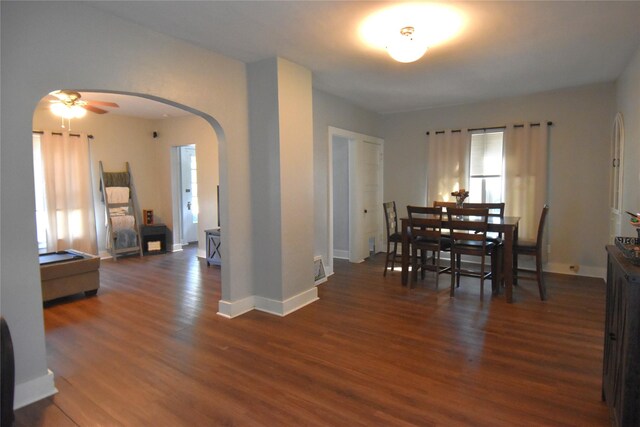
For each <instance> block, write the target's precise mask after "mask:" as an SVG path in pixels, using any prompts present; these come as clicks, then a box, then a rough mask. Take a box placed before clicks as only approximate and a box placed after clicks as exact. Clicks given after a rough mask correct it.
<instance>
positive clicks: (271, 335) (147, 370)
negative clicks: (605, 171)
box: [16, 249, 609, 427]
mask: <svg viewBox="0 0 640 427" xmlns="http://www.w3.org/2000/svg"><path fill="white" fill-rule="evenodd" d="M603 256H604V254H603ZM383 264H384V260H383V256H382V255H379V256H377V257H375V259H373V260H367V261H366V262H364V263H362V264H357V265H352V264H349V263H348V262H343V261H336V263H335V270H336V273H335V274H334V275H333V276H332V277H330V278H329V281H328V282H327V283H324V284H322V285H320V286H319V289H318V290H319V296H320V300H319V301H317V302H315V303H313V304H311V305H309V306H307V307H304V308H303V309H301V310H298V311H297V312H295V313H292V314H290V315H289V316H286V317H284V318H281V317H277V316H273V315H269V314H266V313H261V312H258V311H253V312H250V313H247V314H246V315H243V316H241V317H238V318H236V319H232V320H229V319H225V318H223V317H220V316H218V315H217V314H216V312H217V304H218V300H219V299H220V270H219V269H218V267H213V266H212V267H207V265H206V263H205V262H204V261H203V260H198V259H197V258H196V257H195V251H194V250H193V249H190V250H186V251H184V252H181V253H173V254H166V255H156V256H148V257H144V258H136V257H134V258H127V259H121V260H119V261H118V262H112V261H104V262H103V263H102V266H101V288H100V291H99V293H98V296H97V297H94V298H84V297H82V296H78V297H72V298H68V299H64V300H62V301H60V302H58V303H55V304H52V305H50V306H48V307H46V308H45V309H44V314H45V327H46V345H47V355H48V365H49V368H50V369H51V370H52V371H53V372H54V374H55V382H56V386H57V388H58V390H59V393H58V394H56V395H55V396H53V397H51V398H49V399H45V400H43V401H40V402H37V403H35V404H33V405H30V406H28V407H25V408H22V409H20V410H18V411H17V413H16V417H17V423H16V426H18V427H27V426H28V427H32V426H43V427H44V426H56V427H58V426H218V425H225V426H230V425H234V426H299V425H305V426H345V425H348V426H372V425H384V426H412V425H413V426H436V425H438V426H454V425H473V426H533V425H535V426H605V425H609V418H608V412H607V409H606V405H605V404H604V403H603V402H602V401H601V399H600V396H601V394H600V387H601V377H600V375H601V369H602V341H603V325H604V298H605V293H604V292H605V291H604V282H603V281H602V280H598V279H588V278H578V277H571V276H561V275H549V276H548V283H547V286H548V294H549V300H548V301H546V302H541V301H540V300H539V299H538V296H537V293H538V291H537V287H536V284H535V282H533V281H522V283H521V285H520V286H519V287H517V288H516V289H515V291H514V295H515V298H516V303H514V304H506V303H505V301H504V297H503V295H501V296H500V297H492V296H491V295H490V289H489V288H490V287H487V289H486V291H485V292H487V293H486V295H485V296H484V298H483V299H482V300H481V299H480V297H479V288H480V286H479V282H478V281H477V280H476V279H472V278H468V279H466V280H465V279H463V283H462V285H461V287H460V288H459V289H458V290H457V291H456V297H455V298H454V299H451V298H449V291H448V288H447V285H448V279H449V276H448V275H443V276H441V279H442V280H441V283H440V289H439V290H435V286H434V283H435V281H434V278H433V276H432V275H429V276H428V277H427V278H426V279H425V281H423V282H419V283H418V285H417V287H416V288H414V289H410V290H409V289H406V288H403V287H401V285H400V272H399V271H397V272H393V273H391V274H387V277H386V278H383V277H382V270H383Z"/></svg>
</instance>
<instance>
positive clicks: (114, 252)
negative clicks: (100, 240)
mask: <svg viewBox="0 0 640 427" xmlns="http://www.w3.org/2000/svg"><path fill="white" fill-rule="evenodd" d="M125 167H126V171H125V172H105V171H104V168H103V166H102V161H100V189H101V191H102V197H103V198H104V205H105V206H104V208H105V215H106V217H107V221H106V228H107V230H106V231H107V236H106V237H107V245H108V246H109V248H108V249H109V252H110V253H111V256H112V257H113V259H114V260H117V259H118V256H123V255H130V254H133V253H135V252H137V253H138V254H139V255H140V256H142V241H141V239H140V226H139V224H140V220H139V215H138V209H137V208H136V204H135V201H136V200H137V198H136V193H135V187H134V185H133V179H132V175H131V168H130V167H129V162H126V163H125ZM110 174H113V175H115V174H118V175H121V174H126V183H127V185H126V187H128V188H129V200H128V201H127V202H126V203H111V202H110V201H109V195H108V194H107V187H113V185H107V184H108V183H111V182H113V179H109V177H110ZM122 186H124V185H122ZM113 208H126V209H127V214H128V215H131V216H133V228H132V229H133V231H134V232H135V235H136V244H135V245H134V246H127V247H124V248H118V247H117V232H116V231H114V230H113V222H112V218H113V217H114V216H115V215H113V216H112V215H111V209H113Z"/></svg>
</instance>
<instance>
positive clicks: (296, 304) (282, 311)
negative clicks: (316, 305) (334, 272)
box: [256, 286, 319, 316]
mask: <svg viewBox="0 0 640 427" xmlns="http://www.w3.org/2000/svg"><path fill="white" fill-rule="evenodd" d="M318 299H319V298H318V289H317V288H316V287H315V286H314V287H313V288H311V289H309V290H306V291H304V292H301V293H299V294H298V295H295V296H293V297H291V298H288V299H286V300H284V301H278V300H274V299H269V298H263V297H258V296H257V297H256V310H260V311H264V312H266V313H270V314H275V315H276V316H286V315H287V314H290V313H293V312H294V311H296V310H299V309H301V308H302V307H304V306H305V305H309V304H311V303H312V302H314V301H317V300H318Z"/></svg>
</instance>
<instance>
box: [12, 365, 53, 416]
mask: <svg viewBox="0 0 640 427" xmlns="http://www.w3.org/2000/svg"><path fill="white" fill-rule="evenodd" d="M57 392H58V389H57V388H56V385H55V383H54V382H53V372H51V371H50V370H49V369H47V374H46V375H43V376H41V377H38V378H34V379H32V380H29V381H26V382H23V383H20V384H16V388H15V390H14V395H13V409H18V408H22V407H23V406H27V405H30V404H32V403H33V402H37V401H38V400H42V399H44V398H46V397H49V396H53V395H54V394H56V393H57Z"/></svg>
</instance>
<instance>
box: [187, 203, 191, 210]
mask: <svg viewBox="0 0 640 427" xmlns="http://www.w3.org/2000/svg"><path fill="white" fill-rule="evenodd" d="M187 209H189V210H191V202H187Z"/></svg>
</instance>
